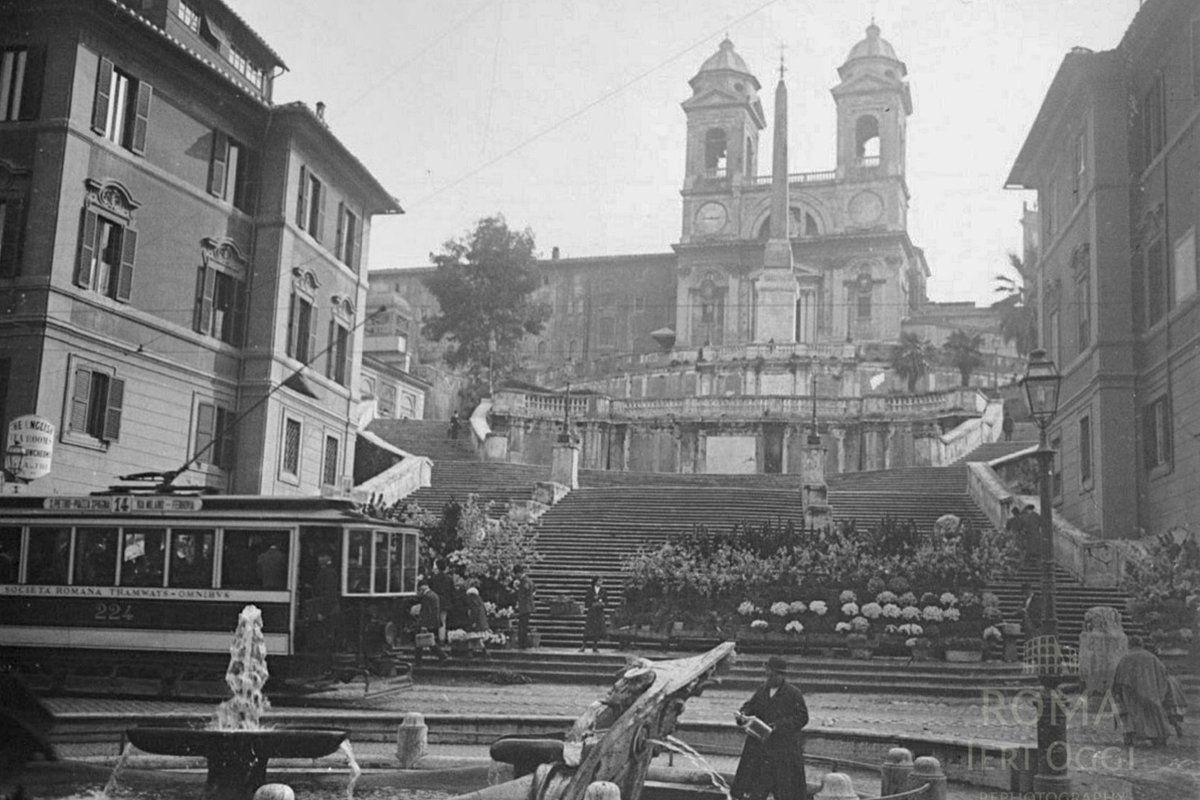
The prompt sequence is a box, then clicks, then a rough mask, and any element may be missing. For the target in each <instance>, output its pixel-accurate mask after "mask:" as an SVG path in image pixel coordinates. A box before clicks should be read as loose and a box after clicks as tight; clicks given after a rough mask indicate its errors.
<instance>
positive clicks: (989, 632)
mask: <svg viewBox="0 0 1200 800" xmlns="http://www.w3.org/2000/svg"><path fill="white" fill-rule="evenodd" d="M983 643H984V646H985V647H986V648H987V653H988V658H989V659H991V658H1002V659H1003V660H1005V661H1016V656H1017V643H1016V640H1014V639H1009V640H1008V641H1007V642H1005V638H1004V633H1003V632H1002V631H1001V630H1000V629H999V628H997V627H996V626H995V625H989V626H987V627H986V628H984V629H983ZM1010 648H1011V658H1010Z"/></svg>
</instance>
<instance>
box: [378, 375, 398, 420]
mask: <svg viewBox="0 0 1200 800" xmlns="http://www.w3.org/2000/svg"><path fill="white" fill-rule="evenodd" d="M379 416H380V417H382V418H383V419H392V418H393V417H395V416H396V387H395V386H391V385H389V384H386V383H385V384H384V385H383V388H382V389H381V390H380V392H379Z"/></svg>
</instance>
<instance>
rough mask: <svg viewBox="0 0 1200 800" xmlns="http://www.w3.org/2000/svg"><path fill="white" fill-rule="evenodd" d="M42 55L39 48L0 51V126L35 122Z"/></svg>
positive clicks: (40, 85)
mask: <svg viewBox="0 0 1200 800" xmlns="http://www.w3.org/2000/svg"><path fill="white" fill-rule="evenodd" d="M44 54H45V50H44V49H43V48H40V47H5V48H0V122H15V121H16V120H22V119H37V115H38V106H39V105H40V103H41V94H42V65H43V62H44Z"/></svg>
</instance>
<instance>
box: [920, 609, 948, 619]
mask: <svg viewBox="0 0 1200 800" xmlns="http://www.w3.org/2000/svg"><path fill="white" fill-rule="evenodd" d="M921 619H923V620H925V621H926V622H941V621H942V619H943V615H942V609H941V608H939V607H938V606H925V607H924V608H923V609H921Z"/></svg>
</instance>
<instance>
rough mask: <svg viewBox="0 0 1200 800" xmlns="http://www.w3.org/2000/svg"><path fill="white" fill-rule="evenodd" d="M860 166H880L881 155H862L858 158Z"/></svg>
mask: <svg viewBox="0 0 1200 800" xmlns="http://www.w3.org/2000/svg"><path fill="white" fill-rule="evenodd" d="M858 166H860V167H878V166H879V156H860V157H859V159H858Z"/></svg>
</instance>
